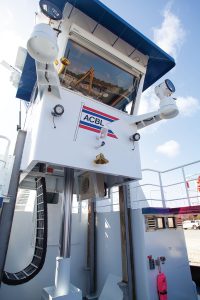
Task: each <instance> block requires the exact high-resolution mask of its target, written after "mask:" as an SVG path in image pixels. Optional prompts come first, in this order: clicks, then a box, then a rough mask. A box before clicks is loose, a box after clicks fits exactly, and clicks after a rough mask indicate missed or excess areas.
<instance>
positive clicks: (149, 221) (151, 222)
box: [145, 216, 156, 231]
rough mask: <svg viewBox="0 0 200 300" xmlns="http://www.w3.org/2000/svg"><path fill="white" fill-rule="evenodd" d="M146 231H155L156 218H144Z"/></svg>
mask: <svg viewBox="0 0 200 300" xmlns="http://www.w3.org/2000/svg"><path fill="white" fill-rule="evenodd" d="M145 224H146V231H153V230H156V218H155V217H152V216H146V217H145Z"/></svg>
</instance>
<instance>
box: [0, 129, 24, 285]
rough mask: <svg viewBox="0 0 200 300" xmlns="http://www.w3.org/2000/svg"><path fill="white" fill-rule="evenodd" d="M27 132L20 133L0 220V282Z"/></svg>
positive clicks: (21, 131)
mask: <svg viewBox="0 0 200 300" xmlns="http://www.w3.org/2000/svg"><path fill="white" fill-rule="evenodd" d="M25 138H26V132H25V131H23V130H20V131H18V136H17V141H16V145H15V150H14V156H15V159H14V164H13V169H12V174H11V179H10V184H9V188H8V197H9V198H10V201H9V203H5V204H4V205H3V209H2V213H1V218H0V282H1V279H2V275H3V270H4V266H5V262H6V255H7V251H8V245H9V239H10V233H11V228H12V222H13V216H14V211H15V204H16V199H17V191H18V185H19V176H20V165H21V159H22V153H23V149H24V143H25Z"/></svg>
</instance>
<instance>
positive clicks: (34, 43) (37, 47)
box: [27, 24, 58, 64]
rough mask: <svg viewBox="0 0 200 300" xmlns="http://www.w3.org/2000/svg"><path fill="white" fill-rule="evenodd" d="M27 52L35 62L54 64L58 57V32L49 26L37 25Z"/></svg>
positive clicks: (29, 41)
mask: <svg viewBox="0 0 200 300" xmlns="http://www.w3.org/2000/svg"><path fill="white" fill-rule="evenodd" d="M27 50H28V53H29V54H30V56H31V57H32V58H34V59H35V60H37V61H39V62H41V63H45V64H46V63H53V62H54V60H55V59H56V58H57V56H58V45H57V36H56V32H55V31H54V30H53V29H52V28H51V27H50V26H49V25H48V24H37V25H35V27H34V29H33V32H32V34H31V37H30V38H29V40H28V42H27Z"/></svg>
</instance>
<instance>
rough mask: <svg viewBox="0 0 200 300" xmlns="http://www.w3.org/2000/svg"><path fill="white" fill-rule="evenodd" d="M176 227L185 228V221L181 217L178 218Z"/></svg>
mask: <svg viewBox="0 0 200 300" xmlns="http://www.w3.org/2000/svg"><path fill="white" fill-rule="evenodd" d="M176 227H177V228H183V221H182V219H181V218H179V217H177V218H176Z"/></svg>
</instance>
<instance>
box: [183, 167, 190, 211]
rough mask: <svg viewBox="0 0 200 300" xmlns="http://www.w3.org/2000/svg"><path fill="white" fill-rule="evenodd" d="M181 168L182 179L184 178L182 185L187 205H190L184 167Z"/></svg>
mask: <svg viewBox="0 0 200 300" xmlns="http://www.w3.org/2000/svg"><path fill="white" fill-rule="evenodd" d="M181 170H182V174H183V180H184V185H185V191H186V195H187V200H188V205H189V206H191V201H190V195H189V192H188V188H187V183H186V176H185V170H184V168H181Z"/></svg>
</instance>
